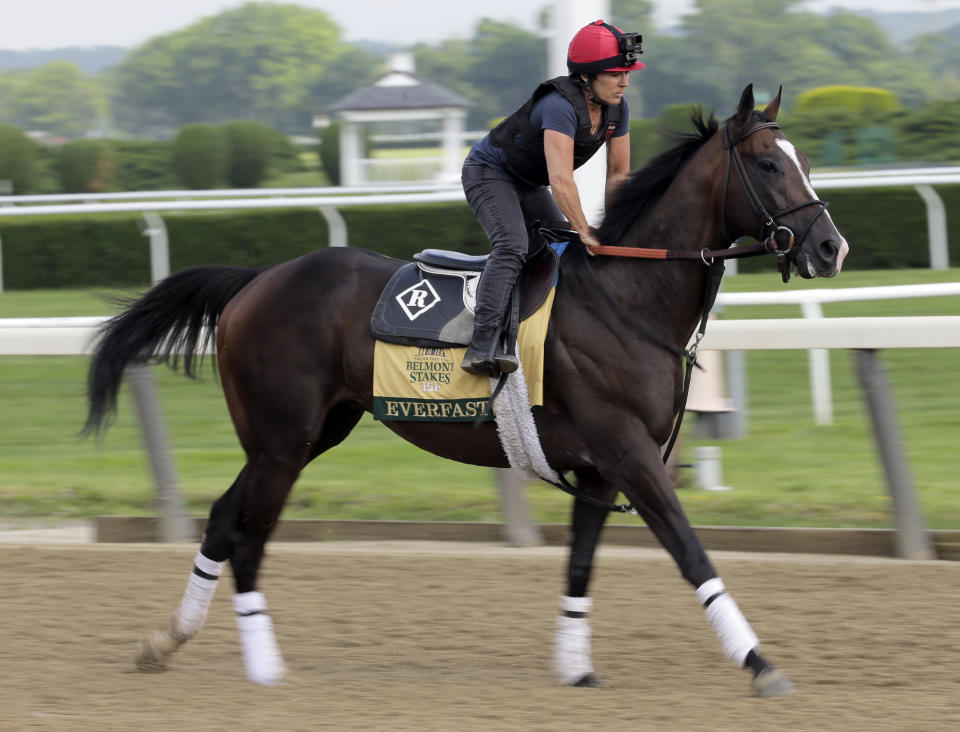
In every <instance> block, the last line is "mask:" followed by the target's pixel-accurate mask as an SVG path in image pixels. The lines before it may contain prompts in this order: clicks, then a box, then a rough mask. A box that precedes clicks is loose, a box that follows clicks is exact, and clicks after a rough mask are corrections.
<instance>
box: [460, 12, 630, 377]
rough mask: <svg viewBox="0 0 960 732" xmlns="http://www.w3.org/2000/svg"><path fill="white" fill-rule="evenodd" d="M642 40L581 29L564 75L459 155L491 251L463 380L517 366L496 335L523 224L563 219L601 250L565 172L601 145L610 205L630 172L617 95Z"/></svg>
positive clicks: (610, 30)
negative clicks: (467, 374)
mask: <svg viewBox="0 0 960 732" xmlns="http://www.w3.org/2000/svg"><path fill="white" fill-rule="evenodd" d="M641 40H642V38H641V36H640V35H639V34H637V33H624V32H623V31H621V30H620V29H619V28H617V27H616V26H613V25H609V24H607V23H604V22H603V21H602V20H597V21H595V22H593V23H591V24H590V25H587V26H585V27H583V28H581V29H580V30H579V31H578V32H577V34H576V35H575V36H574V37H573V40H571V41H570V46H569V48H568V49H567V69H568V70H569V72H570V73H569V75H568V76H558V77H556V78H554V79H550V80H548V81H546V82H544V83H542V84H541V85H540V86H538V87H537V89H536V90H535V91H534V92H533V95H532V96H531V97H530V98H529V99H528V100H527V101H526V102H525V103H524V104H523V105H522V106H521V107H520V108H519V109H517V111H515V112H514V113H513V114H511V115H510V116H509V117H507V118H506V119H504V120H503V121H502V122H501V123H500V124H499V125H497V126H496V127H495V128H494V129H493V130H491V131H490V132H489V133H488V134H487V136H486V137H484V138H483V139H482V140H479V141H477V142H476V143H475V144H474V145H473V147H472V148H471V150H470V153H469V154H468V155H467V159H466V160H465V161H464V164H463V174H462V181H463V190H464V193H465V194H466V198H467V203H468V204H469V205H470V208H471V209H472V210H473V212H474V214H475V215H476V216H477V219H479V221H480V225H481V226H482V227H483V229H484V231H485V232H486V234H487V237H488V238H489V239H490V243H491V244H492V245H493V251H492V252H491V253H490V257H489V259H488V260H487V263H486V266H485V268H484V270H483V275H482V276H481V278H480V282H479V286H478V288H477V301H476V307H475V309H474V330H473V339H472V340H471V342H470V346H469V347H468V348H467V352H466V355H465V356H464V359H463V363H462V364H461V366H462V367H463V368H464V369H465V370H466V371H469V372H470V373H472V374H485V375H489V376H497V375H498V373H511V372H513V371H516V370H517V367H518V361H517V358H516V356H514V355H511V354H507V353H503V352H502V348H500V346H499V343H498V342H497V341H498V340H499V339H498V337H497V335H498V332H499V329H500V325H501V322H502V320H503V316H504V313H505V311H506V308H507V304H508V302H509V299H510V294H511V292H512V291H513V287H514V284H515V283H516V281H517V276H518V274H519V272H520V268H521V266H522V265H523V262H524V259H525V257H526V254H527V246H528V233H527V227H526V223H525V217H526V218H527V219H530V220H535V219H543V220H552V221H556V220H562V219H564V218H566V220H568V221H569V222H570V225H571V227H572V228H573V229H575V230H576V231H577V232H578V233H579V234H580V240H581V241H582V242H583V243H584V244H586V245H588V247H589V246H592V245H596V244H598V243H599V242H597V240H596V238H595V237H594V236H593V234H592V233H591V231H590V227H589V226H588V224H587V219H586V217H585V216H584V214H583V209H582V207H581V204H580V196H579V193H578V192H577V186H576V184H575V183H574V180H573V171H574V169H575V168H579V167H580V166H581V165H583V164H584V163H585V162H587V160H589V159H590V158H591V157H592V156H593V154H594V153H595V152H597V150H599V149H600V148H601V147H602V146H603V145H604V144H606V145H607V183H606V194H607V196H608V197H609V194H610V192H611V191H612V190H613V189H614V188H615V187H616V186H617V185H618V184H619V183H620V182H621V181H622V180H623V179H624V178H625V177H626V175H627V173H628V172H629V170H630V137H629V131H630V111H629V108H628V106H627V100H626V99H625V98H624V97H623V93H624V90H625V89H626V87H627V86H628V84H629V83H630V82H629V78H628V75H629V73H630V72H631V71H633V70H634V69H642V68H644V64H642V63H640V62H639V61H638V58H639V55H640V54H641V53H642V51H641V49H640V42H641ZM547 186H549V187H550V188H549V189H548V188H547ZM551 190H552V192H553V193H552V195H551ZM588 251H589V248H588Z"/></svg>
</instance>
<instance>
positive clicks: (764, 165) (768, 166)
mask: <svg viewBox="0 0 960 732" xmlns="http://www.w3.org/2000/svg"><path fill="white" fill-rule="evenodd" d="M759 164H760V170H762V171H763V172H764V173H775V172H777V166H776V165H774V164H773V163H772V162H770V161H769V160H761V161H760V163H759Z"/></svg>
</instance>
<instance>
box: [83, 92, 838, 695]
mask: <svg viewBox="0 0 960 732" xmlns="http://www.w3.org/2000/svg"><path fill="white" fill-rule="evenodd" d="M779 104H780V95H779V94H778V95H777V98H776V99H775V100H774V101H773V102H771V103H770V105H769V106H767V108H766V109H765V110H763V111H762V112H758V111H755V109H754V98H753V92H752V88H751V87H747V88H746V89H745V90H744V93H743V95H742V97H741V99H740V103H739V107H738V110H737V112H736V114H734V115H733V116H732V117H730V118H729V119H727V120H726V121H725V122H723V123H720V122H718V121H717V120H716V119H715V118H714V117H713V116H710V117H709V119H707V120H704V119H703V118H702V115H695V117H694V126H695V132H694V133H693V134H690V135H688V136H686V137H684V138H682V141H681V142H680V143H679V144H677V145H676V146H675V147H674V148H673V149H671V150H669V151H667V152H665V153H664V154H662V155H661V156H659V157H658V158H656V159H654V160H653V161H652V162H651V163H650V164H649V165H648V166H646V167H645V168H643V169H642V170H639V171H636V172H635V173H633V174H632V175H631V177H630V178H629V179H628V180H627V181H626V182H625V183H624V184H623V185H622V186H621V188H620V190H619V192H618V195H617V196H616V198H615V200H613V201H611V202H610V203H609V205H608V213H607V217H606V220H605V221H604V223H603V225H602V227H601V229H600V232H599V238H600V240H601V241H604V242H608V243H612V244H616V245H624V246H635V245H637V244H642V245H643V246H644V247H659V248H663V249H671V250H687V251H693V252H699V251H701V250H704V249H723V248H726V247H727V246H729V244H730V242H731V241H733V240H735V239H736V238H738V237H740V236H742V235H748V234H749V235H754V236H758V232H759V236H758V238H760V239H763V238H776V237H778V236H782V235H784V234H785V233H786V234H788V235H789V239H790V243H791V245H792V248H791V249H790V250H789V254H787V255H785V259H786V261H788V262H789V266H790V267H791V268H793V269H795V270H796V271H797V272H798V273H799V275H800V276H802V277H806V278H810V277H815V276H824V277H832V276H834V275H836V274H837V272H838V271H839V269H840V266H841V263H842V260H843V257H844V256H845V255H846V253H847V249H848V247H847V243H846V241H845V240H844V239H843V237H842V236H841V235H840V234H839V232H838V231H837V229H836V227H835V226H834V224H833V222H832V221H831V219H830V217H829V215H823V214H824V209H825V204H823V203H822V202H821V201H818V200H817V197H816V194H815V193H814V191H813V189H812V187H811V185H810V182H809V177H808V173H809V170H808V165H807V163H806V159H805V158H804V157H803V156H802V155H801V154H800V153H799V152H798V151H797V150H796V149H795V148H794V147H793V145H792V144H791V143H790V142H789V141H788V140H787V139H786V137H785V136H784V135H783V133H782V132H781V131H780V129H779V128H778V126H777V125H776V124H775V119H776V116H777V111H778V108H779ZM731 160H732V162H731ZM768 212H773V213H768ZM795 232H797V233H796V234H795ZM402 264H403V263H402V262H400V261H398V260H395V259H391V258H388V257H385V256H381V255H379V254H375V253H372V252H369V251H363V250H358V249H350V248H342V249H326V250H321V251H317V252H314V253H312V254H308V255H306V256H303V257H300V258H299V259H295V260H293V261H289V262H285V263H283V264H280V265H277V266H275V267H270V268H268V269H263V270H253V269H242V268H232V267H199V268H192V269H187V270H183V271H181V272H178V273H175V274H173V275H171V276H170V277H168V278H166V279H165V280H163V281H162V282H160V283H158V284H157V285H156V286H155V287H153V288H152V289H151V290H150V291H149V292H147V293H146V294H145V295H144V296H143V297H142V298H140V299H139V300H137V301H135V302H134V303H133V304H131V305H130V307H129V308H128V309H127V310H125V311H124V312H122V313H120V314H119V315H117V316H115V317H114V318H112V319H111V320H110V321H109V322H108V323H107V324H106V325H105V326H104V330H103V333H102V336H103V337H102V339H101V340H100V342H99V345H98V346H97V349H96V353H95V355H94V357H93V360H92V364H91V368H90V374H89V385H88V386H89V399H90V409H89V414H88V420H87V430H94V431H96V430H98V429H100V428H101V427H102V426H103V424H104V420H105V419H106V418H107V417H108V416H109V415H110V414H111V412H112V411H113V410H114V409H115V407H116V397H117V390H118V388H119V385H120V382H121V379H122V376H123V371H124V368H125V367H126V366H127V365H129V364H132V363H143V362H148V361H160V362H165V363H167V364H168V365H171V366H173V367H176V366H177V365H178V364H179V362H180V360H181V359H182V366H183V368H184V371H185V372H186V374H187V375H195V373H196V368H197V360H198V359H197V357H196V353H197V349H198V346H200V345H202V343H203V342H204V339H205V338H208V337H209V334H210V333H212V332H214V331H215V332H216V346H217V351H216V353H217V362H218V367H219V373H220V378H221V382H222V385H223V390H224V393H225V396H226V400H227V403H228V405H229V410H230V415H231V417H232V419H233V423H234V425H235V427H236V432H237V435H238V437H239V439H240V443H241V444H242V446H243V449H244V451H245V453H246V457H247V461H246V464H245V465H244V466H243V468H242V470H241V471H240V473H239V475H238V476H237V478H236V480H235V481H234V483H233V485H232V486H230V488H229V490H227V492H226V493H224V494H223V495H222V496H221V497H220V498H219V499H218V500H217V501H216V502H215V503H214V505H213V507H212V509H211V512H210V519H209V523H208V525H207V530H206V534H205V536H204V538H203V542H202V544H201V547H200V549H199V552H198V554H197V556H196V560H195V564H194V569H193V573H192V574H191V575H190V577H189V579H188V583H187V588H186V591H185V593H184V595H183V599H182V601H181V604H180V605H179V607H178V608H177V610H176V612H175V613H174V615H173V618H172V620H171V622H170V626H169V628H168V629H166V630H164V631H160V632H157V633H154V634H153V635H152V636H151V637H150V638H148V639H147V640H145V641H143V642H142V643H141V649H140V653H139V655H138V665H139V666H140V667H141V668H142V669H154V668H158V667H162V666H163V665H164V664H165V662H166V659H167V657H168V656H169V655H170V653H172V652H173V651H174V650H176V648H177V647H179V646H180V645H181V644H182V643H183V642H185V641H186V640H188V639H189V638H191V637H193V636H194V635H195V634H196V633H197V632H198V631H199V630H200V628H201V626H202V625H203V622H204V619H205V617H206V614H207V608H208V605H209V603H210V600H211V598H212V595H213V592H214V589H215V588H216V585H217V581H218V579H219V577H220V574H221V571H222V567H223V564H224V563H225V562H226V561H229V562H230V565H231V568H232V570H233V575H234V581H235V589H236V594H235V595H234V607H235V610H236V612H237V625H238V628H239V632H240V637H241V641H242V646H243V655H244V663H245V667H246V672H247V676H248V677H249V678H250V679H252V680H253V681H256V682H259V683H262V684H274V683H277V682H279V681H280V680H281V679H282V677H283V674H284V665H283V660H282V657H281V655H280V652H279V650H278V648H277V644H276V641H275V637H274V633H273V627H272V622H271V619H270V617H269V615H268V614H267V613H266V610H267V605H266V601H265V599H264V597H263V595H262V594H261V593H259V592H258V591H257V574H258V571H259V568H260V564H261V559H262V558H263V553H264V545H265V543H266V541H267V539H268V538H269V536H270V533H271V530H272V529H273V527H274V526H275V525H276V522H277V520H278V517H279V516H280V513H281V510H282V508H283V505H284V502H285V500H286V498H287V495H288V494H289V492H290V490H291V488H292V486H293V483H294V481H295V480H296V479H297V477H298V475H299V474H300V471H301V470H302V469H303V468H304V466H306V465H307V463H309V462H310V461H311V460H313V459H314V458H315V457H317V456H318V455H320V454H321V453H323V452H324V451H326V450H328V449H330V448H331V447H333V446H334V445H337V444H338V443H340V442H341V441H342V440H343V439H344V438H346V437H347V435H348V434H349V433H350V431H351V429H352V428H353V427H354V426H355V425H356V424H357V422H358V420H360V418H361V416H362V415H363V413H364V412H365V411H371V409H372V405H373V399H372V393H371V392H372V381H373V374H372V371H373V351H374V340H373V338H372V336H371V334H370V325H369V323H370V314H371V312H372V310H373V307H374V304H375V302H376V299H377V296H378V294H379V292H380V291H381V289H382V288H383V286H384V285H385V284H386V282H387V280H388V279H389V278H390V276H391V275H392V274H393V273H394V271H395V270H396V269H397V268H398V267H400V266H401V265H402ZM706 271H707V268H706V267H705V266H704V264H703V263H702V262H701V261H700V258H699V257H698V258H697V259H695V260H692V261H691V260H686V261H663V262H652V261H649V260H630V259H620V258H614V257H605V256H597V257H587V256H586V255H585V253H584V249H583V248H582V247H581V246H579V245H578V244H575V245H571V246H570V247H568V251H567V253H566V254H565V255H564V256H563V258H562V260H561V269H560V276H559V281H558V284H557V294H556V299H555V303H554V307H553V311H552V315H551V320H550V326H549V332H548V334H547V339H546V344H545V351H546V365H545V378H544V382H545V393H544V404H543V407H542V408H541V409H539V410H538V411H537V412H536V415H535V421H536V426H537V429H538V431H539V435H540V439H541V441H542V445H543V451H544V453H545V455H546V457H547V460H548V461H549V464H550V465H551V466H552V467H553V468H554V469H556V470H557V471H561V472H567V473H572V474H573V475H574V476H575V478H576V483H577V485H578V489H579V490H580V491H582V492H584V493H585V494H586V495H589V496H592V497H593V498H595V499H598V500H599V501H603V502H609V501H612V500H614V499H615V497H616V496H617V495H618V494H621V493H622V494H623V495H624V496H625V497H626V498H627V499H628V500H629V501H630V502H631V503H632V504H633V505H634V506H635V507H636V509H637V510H638V512H639V514H640V516H641V517H642V518H643V520H644V521H645V522H646V523H647V525H648V526H649V527H650V529H651V530H652V531H653V533H654V534H655V535H656V536H657V538H658V540H659V541H660V542H661V543H662V545H663V546H664V547H665V548H666V550H667V551H668V552H669V553H670V554H671V556H672V557H673V558H674V560H675V561H676V563H677V566H678V567H679V569H680V572H681V573H682V575H683V577H684V578H686V580H687V581H688V582H689V583H690V584H691V585H692V586H693V588H694V589H695V590H696V596H697V599H698V600H699V602H700V603H701V604H702V605H703V607H704V608H705V611H706V615H707V618H708V619H709V621H710V622H711V624H712V625H713V627H714V629H715V631H716V632H717V635H718V636H719V639H720V641H721V644H722V646H723V650H724V652H725V653H726V655H727V656H728V657H729V658H730V659H731V660H732V661H733V662H734V663H735V664H737V665H738V666H740V667H742V668H746V669H748V670H750V671H751V672H752V685H753V687H754V691H755V693H757V694H760V695H763V696H777V695H783V694H787V693H789V692H790V691H791V688H792V687H791V685H790V682H789V680H788V679H787V678H786V676H784V675H783V673H782V672H781V671H779V670H778V669H776V668H775V667H774V666H773V665H772V664H770V663H769V662H768V661H767V660H765V658H764V657H763V656H761V654H760V651H759V645H758V643H759V642H758V639H757V637H756V635H754V633H753V630H752V629H751V628H750V625H749V624H748V623H747V621H746V619H745V618H744V616H743V614H742V613H741V612H740V610H739V608H738V606H737V604H736V602H735V601H734V600H733V599H732V597H731V596H730V594H729V593H728V592H727V591H726V590H725V587H724V584H723V581H722V580H721V579H720V578H719V577H718V576H717V572H716V571H715V570H714V568H713V566H712V564H711V563H710V560H709V559H708V558H707V555H706V553H705V552H704V550H703V548H702V547H701V545H700V542H699V540H698V539H697V537H696V535H695V534H694V531H693V529H692V528H691V526H690V524H689V522H688V521H687V518H686V516H685V515H684V511H683V508H682V507H681V505H680V502H679V501H678V499H677V496H676V494H675V492H674V489H673V487H672V484H671V482H670V480H669V478H668V476H667V472H666V469H665V468H664V465H663V461H662V459H661V449H662V446H663V445H664V443H665V442H666V441H667V439H668V437H669V436H670V433H671V430H672V427H673V424H674V421H675V419H676V417H677V413H678V409H679V405H680V399H681V391H682V388H681V384H682V364H681V359H680V358H678V356H677V355H676V349H682V348H684V347H685V346H686V344H687V343H688V341H689V339H690V338H691V336H692V334H693V332H694V330H695V329H696V327H697V324H698V322H699V319H700V316H701V311H702V310H703V307H704V304H703V300H704V294H703V293H704V282H705V277H706V274H705V273H706ZM601 289H603V290H605V291H606V294H605V295H603V296H601V292H600V290H601ZM639 324H643V326H644V329H645V333H644V334H639V333H638V329H637V326H638V325H639ZM665 345H670V346H673V349H670V348H666V347H664V346H665ZM385 424H387V426H388V427H389V428H390V429H392V430H393V431H395V432H396V433H398V434H399V435H401V436H402V437H404V438H405V439H407V440H409V441H410V442H412V443H413V444H415V445H417V446H419V447H421V448H423V449H425V450H428V451H429V452H432V453H435V454H437V455H441V456H443V457H446V458H450V459H453V460H458V461H461V462H464V463H470V464H474V465H482V466H491V467H507V459H506V457H505V454H504V450H503V447H502V446H501V444H500V442H499V440H498V437H497V433H496V429H495V426H494V425H493V424H491V423H486V424H483V425H481V426H479V428H477V429H474V428H473V426H472V425H470V424H449V423H446V424H432V423H425V422H386V423H385ZM607 513H608V511H607V509H606V508H604V507H601V506H598V505H596V504H593V503H589V502H586V501H582V500H575V501H574V505H573V516H572V539H571V547H570V558H569V564H568V569H567V588H566V595H564V596H563V597H562V599H561V603H560V615H559V618H558V620H557V635H556V646H555V665H556V671H557V673H558V675H559V677H560V680H561V682H562V683H565V684H570V685H581V686H588V685H593V684H594V683H595V677H594V673H593V666H592V662H591V654H590V626H589V621H588V617H587V616H588V613H589V611H590V609H591V603H592V600H591V598H589V597H588V596H587V586H588V582H589V580H590V574H591V567H592V564H593V556H594V550H595V548H596V546H597V543H598V541H599V537H600V533H601V529H602V527H603V525H604V521H605V519H606V516H607Z"/></svg>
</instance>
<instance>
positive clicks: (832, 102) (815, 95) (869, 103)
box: [794, 85, 900, 116]
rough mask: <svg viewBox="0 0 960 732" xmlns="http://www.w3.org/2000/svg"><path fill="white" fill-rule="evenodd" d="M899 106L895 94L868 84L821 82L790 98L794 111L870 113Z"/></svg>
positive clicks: (896, 108)
mask: <svg viewBox="0 0 960 732" xmlns="http://www.w3.org/2000/svg"><path fill="white" fill-rule="evenodd" d="M899 109H900V101H899V100H898V99H897V95H896V94H894V93H893V92H892V91H889V90H887V89H877V88H875V87H869V86H839V85H837V86H821V87H817V88H816V89H810V90H809V91H805V92H802V93H801V94H798V95H797V97H796V101H795V102H794V111H796V112H797V113H798V114H804V113H809V112H824V111H828V110H844V111H848V112H855V113H856V114H858V115H866V116H872V115H875V114H878V113H879V114H888V113H890V112H896V111H897V110H899Z"/></svg>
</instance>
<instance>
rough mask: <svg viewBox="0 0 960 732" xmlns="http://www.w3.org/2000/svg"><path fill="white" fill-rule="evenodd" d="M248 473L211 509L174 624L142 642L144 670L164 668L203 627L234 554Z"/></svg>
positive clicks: (139, 662) (140, 665)
mask: <svg viewBox="0 0 960 732" xmlns="http://www.w3.org/2000/svg"><path fill="white" fill-rule="evenodd" d="M245 473H246V468H244V469H243V470H241V471H240V474H239V475H238V476H237V478H236V480H234V482H233V485H231V486H230V488H229V489H228V490H227V492H226V493H224V494H223V495H222V496H220V498H218V499H217V500H216V501H215V502H214V504H213V507H212V508H211V509H210V518H209V520H208V521H207V529H206V531H205V532H204V538H203V543H202V544H201V546H200V549H199V551H198V552H197V556H196V557H195V558H194V560H193V571H192V572H191V573H190V577H189V578H188V579H187V587H186V589H185V590H184V593H183V598H182V599H181V600H180V605H179V606H178V607H177V609H176V611H175V612H174V614H173V617H172V618H170V624H169V625H168V626H167V628H166V629H165V630H162V631H155V632H154V633H152V634H151V635H149V636H148V637H147V638H145V639H143V640H142V641H141V642H140V648H139V651H138V653H137V656H136V664H137V668H138V669H140V670H141V671H162V670H164V669H165V668H166V666H167V659H168V658H169V656H170V654H172V653H173V652H174V651H176V650H177V649H178V648H179V647H180V646H181V645H183V644H184V643H186V642H187V641H188V640H190V639H191V638H193V637H194V636H195V635H196V634H197V633H199V632H200V629H201V628H202V627H203V624H204V622H205V621H206V618H207V611H208V610H209V608H210V602H211V601H212V600H213V594H214V592H215V591H216V589H217V582H218V581H219V579H220V574H221V572H222V570H223V564H224V562H225V561H226V560H227V558H228V557H229V556H230V548H231V538H230V534H231V532H232V531H233V523H234V517H235V516H236V515H237V512H238V510H239V509H238V501H239V496H240V494H241V493H242V492H243V488H242V485H243V480H244V474H245Z"/></svg>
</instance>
